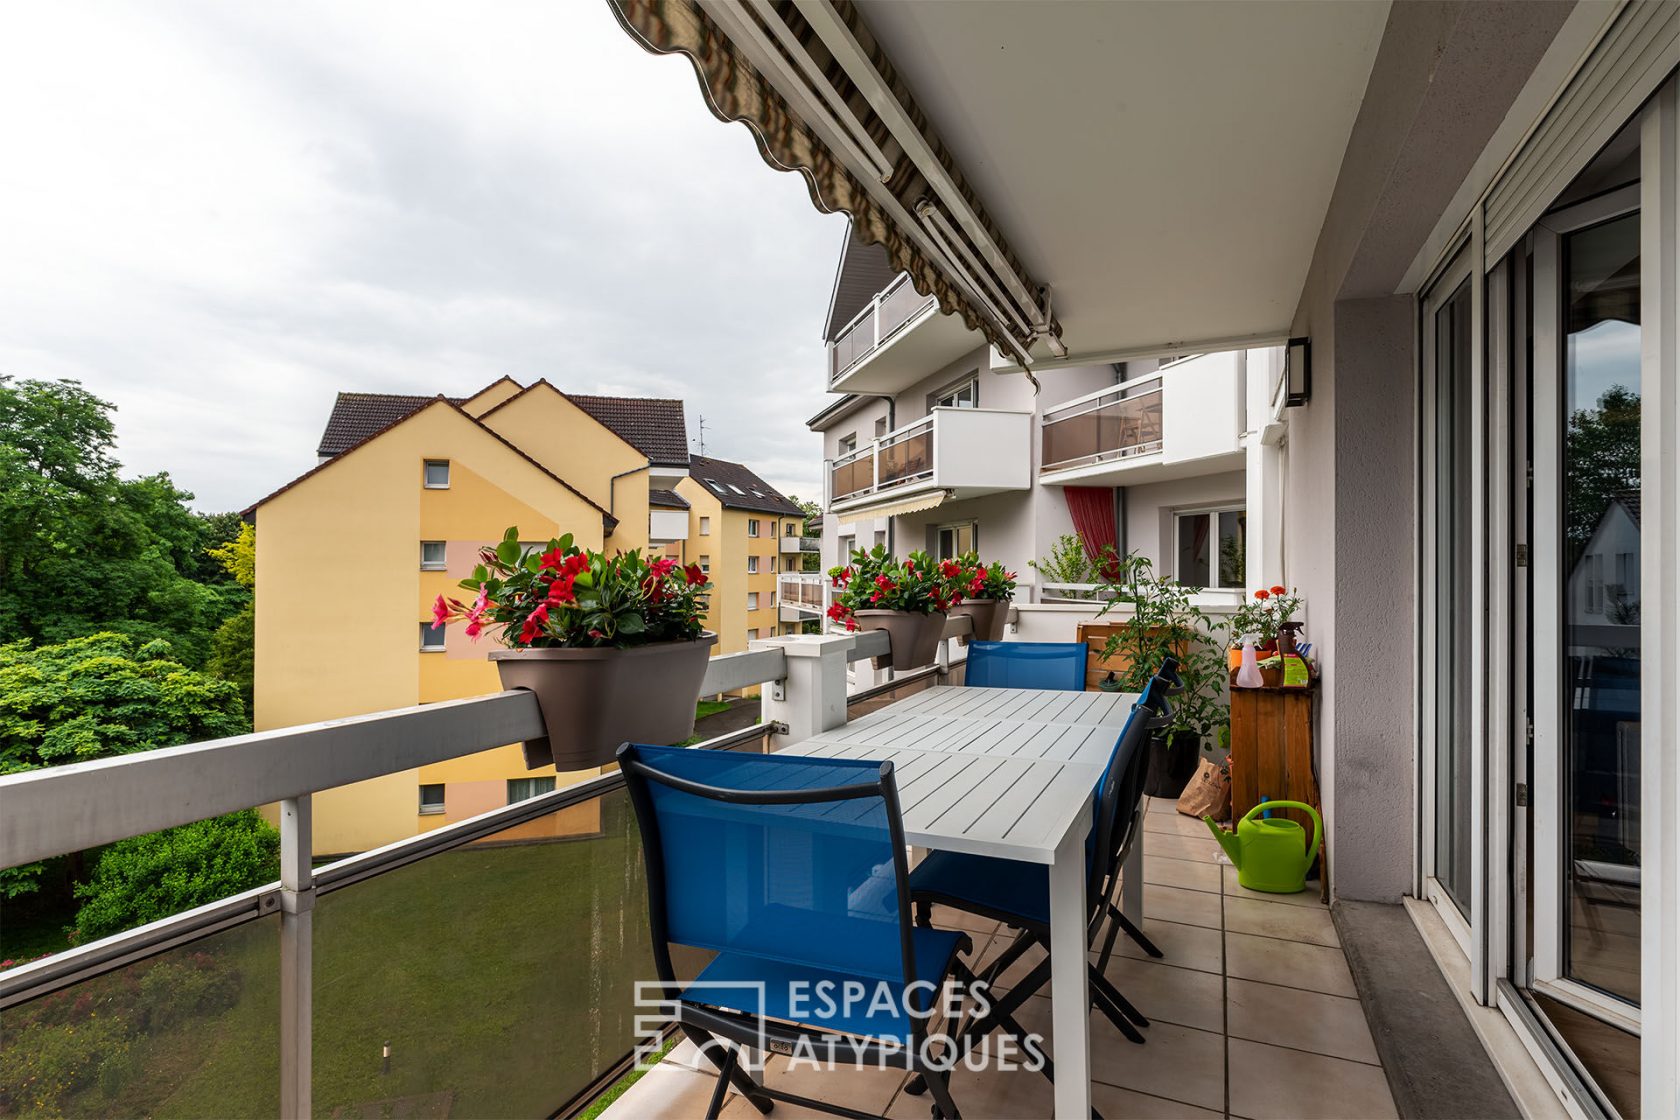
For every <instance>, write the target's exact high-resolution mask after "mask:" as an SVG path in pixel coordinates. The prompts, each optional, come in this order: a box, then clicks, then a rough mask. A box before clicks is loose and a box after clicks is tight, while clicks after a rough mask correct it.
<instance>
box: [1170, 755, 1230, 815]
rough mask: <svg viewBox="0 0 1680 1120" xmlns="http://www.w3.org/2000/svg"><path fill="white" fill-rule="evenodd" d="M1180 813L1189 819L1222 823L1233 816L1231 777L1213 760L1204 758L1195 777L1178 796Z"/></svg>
mask: <svg viewBox="0 0 1680 1120" xmlns="http://www.w3.org/2000/svg"><path fill="white" fill-rule="evenodd" d="M1178 811H1179V812H1181V813H1183V814H1184V815H1185V816H1187V817H1195V818H1196V819H1198V820H1200V819H1201V818H1202V817H1212V818H1213V819H1214V820H1216V821H1222V820H1224V819H1225V818H1226V817H1228V816H1230V815H1231V775H1230V772H1229V771H1227V770H1226V769H1225V768H1224V767H1222V766H1220V765H1219V764H1218V763H1216V762H1214V761H1213V760H1212V759H1207V758H1204V759H1202V761H1201V765H1199V766H1198V767H1196V773H1195V776H1194V777H1192V778H1191V779H1190V784H1189V785H1187V786H1185V787H1184V792H1183V793H1181V794H1179V796H1178Z"/></svg>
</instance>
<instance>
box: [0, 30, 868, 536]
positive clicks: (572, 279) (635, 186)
mask: <svg viewBox="0 0 1680 1120" xmlns="http://www.w3.org/2000/svg"><path fill="white" fill-rule="evenodd" d="M0 125H3V128H0V135H3V136H4V154H3V156H0V215H3V216H0V260H3V264H0V373H6V374H11V375H13V376H17V377H25V378H28V377H35V378H59V377H69V378H77V379H79V380H81V381H82V382H83V383H84V384H85V385H86V386H87V387H88V388H89V389H91V390H92V391H94V392H96V393H98V394H99V395H100V396H102V397H104V398H106V399H108V400H110V401H112V402H114V403H115V404H116V405H117V409H118V411H117V416H116V423H117V432H118V436H119V441H120V442H119V450H120V455H121V458H122V462H123V471H124V474H125V475H136V474H149V473H152V472H154V471H162V470H167V471H169V472H170V474H171V475H173V476H174V478H175V480H176V482H177V484H179V485H181V486H183V487H184V488H186V489H188V490H191V491H193V492H194V493H195V494H196V495H197V501H196V505H197V506H198V507H199V508H200V509H205V510H219V509H238V508H241V507H243V506H245V505H248V504H249V503H250V502H252V501H253V500H255V499H257V498H259V497H261V496H263V495H264V494H266V493H268V492H269V491H270V490H273V489H275V488H276V487H278V486H280V485H281V484H283V483H285V482H286V481H288V480H289V479H291V478H292V477H294V476H296V475H297V474H299V473H301V472H302V471H304V470H306V469H308V468H309V467H310V466H312V465H313V464H314V452H315V446H316V443H317V441H318V439H319V438H320V434H321V428H322V426H323V425H324V423H325V421H326V418H327V414H328V412H329V411H330V409H331V407H332V402H333V395H334V393H336V392H337V391H338V390H340V389H353V390H362V391H373V392H402V393H436V392H443V393H449V394H452V395H456V394H459V395H465V394H468V393H471V392H472V391H474V390H475V389H477V388H479V387H481V386H482V385H484V384H487V383H488V382H490V381H492V380H494V379H495V378H497V377H499V376H501V375H502V374H509V375H512V376H513V377H515V378H517V379H519V380H520V381H523V382H529V381H531V380H535V379H536V378H538V377H547V378H548V379H549V380H550V381H552V382H554V383H555V384H556V385H558V386H560V387H561V388H563V389H571V390H576V391H580V392H591V393H625V394H646V395H657V396H680V397H682V398H684V399H685V400H686V401H687V402H688V420H689V435H690V442H691V446H692V445H693V437H694V436H695V435H696V434H697V426H696V421H697V418H698V417H699V416H700V415H704V416H705V419H706V450H707V452H708V453H709V454H713V455H717V456H720V457H723V458H730V459H738V460H741V461H744V462H746V463H747V464H749V465H750V466H752V467H753V468H754V469H756V470H757V471H758V472H759V473H760V474H762V475H763V476H764V477H765V478H766V480H768V481H769V482H770V483H771V484H772V485H775V486H778V487H780V488H782V489H783V490H785V491H791V492H794V493H797V494H798V495H800V496H801V497H807V498H809V497H814V496H815V495H816V493H817V491H818V481H817V480H818V477H819V475H820V473H821V465H820V442H819V441H818V439H817V437H815V436H814V435H812V434H811V433H809V432H807V431H806V430H805V428H804V426H803V421H804V420H805V419H806V418H807V417H809V416H810V415H812V414H813V413H814V412H816V411H817V410H818V409H819V408H821V407H822V405H823V404H824V398H825V394H824V393H823V392H822V389H821V385H822V380H823V356H822V348H821V347H822V343H821V339H820V336H819V331H820V329H821V322H822V316H823V313H824V311H825V310H826V306H827V301H828V296H829V290H830V286H831V284H832V280H833V273H834V266H835V263H836V259H837V257H838V253H839V248H840V244H841V241H842V239H843V237H844V231H845V219H844V218H843V217H841V216H837V215H822V214H819V213H818V212H817V211H816V209H815V208H814V207H813V206H812V205H811V202H810V199H809V196H808V195H807V193H806V190H805V186H804V183H803V181H802V180H801V179H800V178H799V177H797V176H794V175H790V174H784V173H778V172H775V171H772V170H771V169H770V168H769V167H767V166H766V165H765V164H764V162H763V161H762V160H761V159H760V158H759V156H758V152H757V149H756V148H755V147H754V145H753V142H752V139H751V137H750V135H749V134H748V132H747V131H746V129H745V128H744V127H743V126H741V125H725V124H723V123H721V122H719V121H718V120H717V119H716V118H714V117H713V116H712V115H711V114H710V113H709V112H707V110H706V108H705V106H704V103H703V101H702V100H701V97H700V93H699V90H698V87H697V85H696V82H695V78H694V72H693V70H692V68H691V67H690V66H689V64H688V62H687V60H686V59H682V58H678V57H656V56H653V55H650V54H647V53H646V52H644V51H643V50H642V49H641V48H640V47H638V46H636V45H635V44H634V43H633V42H632V41H631V40H630V38H629V37H628V36H627V35H626V34H625V33H624V32H623V31H622V30H621V29H620V28H619V27H618V25H617V24H616V23H615V22H614V20H613V18H612V15H611V13H610V12H609V11H608V9H607V6H606V4H605V3H604V2H602V0H539V2H534V3H512V2H509V0H498V2H497V3H495V4H462V3H458V2H455V3H414V2H412V0H403V2H402V3H389V4H385V3H377V4H376V3H367V2H360V0H358V2H355V3H348V4H315V3H296V2H290V3H286V4H271V5H255V4H238V5H233V4H217V3H209V2H206V3H202V4H200V3H138V2H137V3H133V4H128V5H116V4H101V5H65V4H31V5H10V6H8V7H7V9H6V11H5V14H4V15H0Z"/></svg>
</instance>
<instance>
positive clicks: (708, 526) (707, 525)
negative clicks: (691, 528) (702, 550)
mask: <svg viewBox="0 0 1680 1120" xmlns="http://www.w3.org/2000/svg"><path fill="white" fill-rule="evenodd" d="M700 535H701V536H702V537H709V536H711V535H712V519H711V518H709V517H702V518H701V519H700Z"/></svg>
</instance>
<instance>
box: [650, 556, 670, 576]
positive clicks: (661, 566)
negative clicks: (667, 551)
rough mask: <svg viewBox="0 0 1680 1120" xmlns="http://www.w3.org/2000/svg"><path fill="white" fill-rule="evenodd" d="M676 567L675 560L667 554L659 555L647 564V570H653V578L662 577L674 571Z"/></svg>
mask: <svg viewBox="0 0 1680 1120" xmlns="http://www.w3.org/2000/svg"><path fill="white" fill-rule="evenodd" d="M676 567H677V562H676V561H675V560H673V559H671V558H670V557H669V556H661V557H660V558H659V559H657V560H655V561H654V562H653V563H652V564H649V565H648V568H649V570H650V571H652V572H653V578H654V579H664V578H665V577H666V576H668V575H670V574H671V573H672V572H673V571H675V570H676Z"/></svg>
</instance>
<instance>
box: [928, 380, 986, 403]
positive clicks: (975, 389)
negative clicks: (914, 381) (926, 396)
mask: <svg viewBox="0 0 1680 1120" xmlns="http://www.w3.org/2000/svg"><path fill="white" fill-rule="evenodd" d="M933 407H934V408H979V407H980V380H979V378H975V377H971V378H969V379H968V380H967V381H964V382H963V383H962V384H960V385H953V386H951V387H950V388H949V389H947V390H945V391H944V392H943V393H939V394H937V395H936V396H935V397H934V398H933Z"/></svg>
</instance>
